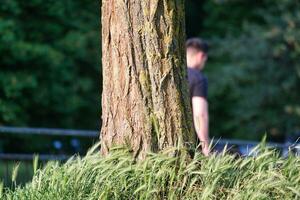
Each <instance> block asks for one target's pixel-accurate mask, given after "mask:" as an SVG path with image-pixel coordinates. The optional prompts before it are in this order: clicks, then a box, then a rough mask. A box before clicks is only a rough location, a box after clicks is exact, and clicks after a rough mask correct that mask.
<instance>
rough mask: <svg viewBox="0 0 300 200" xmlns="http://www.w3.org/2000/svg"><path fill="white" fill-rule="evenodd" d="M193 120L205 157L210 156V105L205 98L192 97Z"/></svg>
mask: <svg viewBox="0 0 300 200" xmlns="http://www.w3.org/2000/svg"><path fill="white" fill-rule="evenodd" d="M192 109H193V120H194V126H195V129H196V133H197V136H198V138H199V140H200V143H201V146H202V152H203V154H204V155H206V156H207V155H208V154H209V134H208V131H209V130H208V128H209V115H208V103H207V100H206V99H205V98H203V97H198V96H195V97H192Z"/></svg>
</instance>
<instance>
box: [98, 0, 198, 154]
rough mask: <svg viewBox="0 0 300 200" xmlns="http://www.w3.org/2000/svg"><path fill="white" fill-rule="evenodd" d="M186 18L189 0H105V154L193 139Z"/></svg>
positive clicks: (143, 150)
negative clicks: (114, 148)
mask: <svg viewBox="0 0 300 200" xmlns="http://www.w3.org/2000/svg"><path fill="white" fill-rule="evenodd" d="M184 21H185V17H184V0H102V51H103V52H102V56H103V57H102V63H103V94H102V112H103V113H102V130H101V134H100V137H101V151H102V153H103V154H107V153H108V152H109V149H110V148H111V147H112V146H113V145H119V144H126V145H128V146H130V147H131V148H132V150H133V152H134V153H135V155H136V156H138V157H140V158H143V157H144V156H145V153H146V152H147V151H154V152H156V151H159V150H162V149H165V148H167V147H170V146H178V145H179V146H181V145H185V144H187V143H194V141H195V135H194V133H193V132H192V131H191V130H192V118H191V117H192V115H191V112H190V110H191V109H190V103H189V99H188V98H189V97H188V87H187V79H186V66H185V48H184V42H185V24H184Z"/></svg>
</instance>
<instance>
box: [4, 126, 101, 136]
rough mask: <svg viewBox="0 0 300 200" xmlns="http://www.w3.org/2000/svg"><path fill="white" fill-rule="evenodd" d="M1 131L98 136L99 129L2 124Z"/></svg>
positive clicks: (23, 133) (28, 133) (27, 133)
mask: <svg viewBox="0 0 300 200" xmlns="http://www.w3.org/2000/svg"><path fill="white" fill-rule="evenodd" d="M0 133H10V134H21V135H47V136H73V137H98V136H99V132H98V131H90V130H72V129H54V128H27V127H8V126H0Z"/></svg>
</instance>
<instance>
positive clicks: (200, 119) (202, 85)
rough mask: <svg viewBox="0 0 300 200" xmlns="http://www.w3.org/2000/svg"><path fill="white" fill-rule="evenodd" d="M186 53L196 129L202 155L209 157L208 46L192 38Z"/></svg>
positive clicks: (188, 41)
mask: <svg viewBox="0 0 300 200" xmlns="http://www.w3.org/2000/svg"><path fill="white" fill-rule="evenodd" d="M186 51H187V54H186V57H187V67H188V81H189V90H190V99H191V105H192V111H193V121H194V128H195V131H196V133H197V136H198V139H199V140H200V144H201V148H202V153H203V154H204V155H206V156H207V155H209V131H208V128H209V126H208V124H209V115H208V102H207V90H208V83H207V82H208V81H207V78H206V76H205V75H204V74H203V73H202V70H203V68H204V66H205V63H206V60H207V52H208V45H207V43H206V42H205V41H203V40H201V39H199V38H192V39H189V40H187V42H186Z"/></svg>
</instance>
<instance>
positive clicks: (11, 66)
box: [0, 0, 100, 129]
mask: <svg viewBox="0 0 300 200" xmlns="http://www.w3.org/2000/svg"><path fill="white" fill-rule="evenodd" d="M99 19H100V8H99V2H98V1H91V0H80V1H73V0H63V1H56V0H29V1H22V0H2V1H1V4H0V44H1V45H0V67H1V71H0V125H1V124H2V125H14V126H39V127H41V126H42V127H43V126H46V127H63V128H91V129H95V128H96V127H97V125H98V122H99V121H100V120H99V116H100V114H99V113H100V67H99V65H100V48H99V47H100V31H99V30H100V28H99V27H100V20H99Z"/></svg>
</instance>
